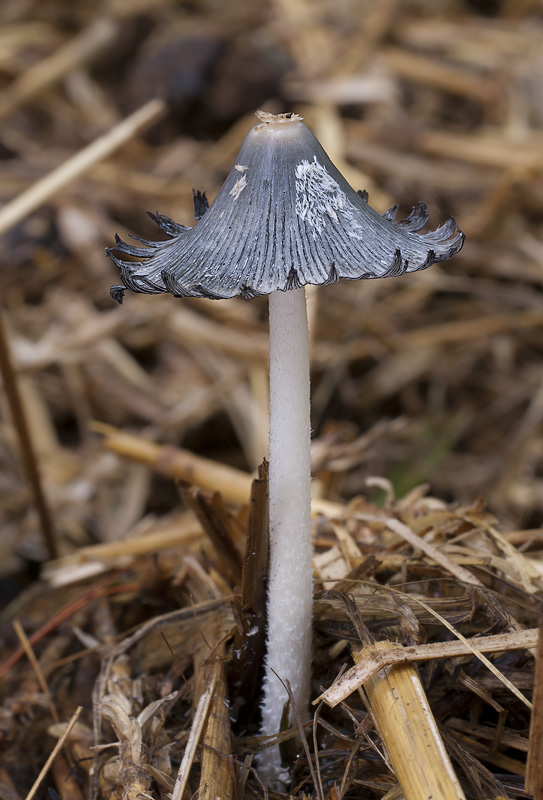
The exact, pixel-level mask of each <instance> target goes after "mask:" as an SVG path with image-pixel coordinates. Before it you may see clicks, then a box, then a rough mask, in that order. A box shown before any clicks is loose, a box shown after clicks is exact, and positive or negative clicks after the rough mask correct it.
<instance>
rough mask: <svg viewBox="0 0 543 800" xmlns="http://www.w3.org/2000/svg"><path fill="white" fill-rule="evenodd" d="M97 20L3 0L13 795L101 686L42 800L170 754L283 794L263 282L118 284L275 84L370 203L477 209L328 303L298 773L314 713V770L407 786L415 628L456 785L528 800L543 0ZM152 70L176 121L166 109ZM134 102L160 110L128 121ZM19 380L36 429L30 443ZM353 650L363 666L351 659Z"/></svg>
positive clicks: (222, 792) (216, 791)
mask: <svg viewBox="0 0 543 800" xmlns="http://www.w3.org/2000/svg"><path fill="white" fill-rule="evenodd" d="M107 9H108V11H107V18H106V15H105V12H104V13H98V12H97V10H96V4H94V3H90V2H81V3H72V4H68V3H66V2H65V1H64V0H45V1H44V2H41V3H39V4H38V3H33V2H28V3H20V2H19V0H4V2H3V3H2V4H1V8H0V88H1V90H2V98H1V101H0V169H1V174H2V180H1V182H0V203H1V204H2V206H3V209H2V210H1V211H0V229H1V230H2V233H1V237H2V249H1V251H0V260H1V270H0V287H1V298H2V299H1V308H0V311H1V313H2V319H3V320H4V325H5V328H6V336H7V342H8V346H9V351H10V354H11V358H10V360H11V361H12V362H13V367H14V372H15V375H16V379H12V380H10V379H9V378H5V379H4V380H5V388H6V392H5V397H6V399H2V418H1V423H0V525H1V529H2V537H1V539H0V576H1V579H2V583H1V591H2V600H3V603H4V605H5V610H4V612H3V613H2V616H1V618H0V621H1V627H0V675H1V677H2V687H1V690H0V702H1V706H0V800H8V798H9V800H17V798H24V797H26V796H27V795H28V793H29V792H30V791H31V789H32V786H33V784H34V782H35V781H36V779H37V778H38V775H39V774H40V770H42V767H44V765H45V764H46V762H47V759H48V757H49V755H50V754H51V752H52V751H53V748H54V747H55V743H56V742H58V741H59V740H61V739H62V736H63V734H64V732H65V724H66V723H67V722H68V720H70V719H71V718H72V717H73V715H74V712H75V711H76V708H77V707H78V706H80V705H81V706H82V707H83V711H82V712H81V714H80V716H79V719H78V720H77V721H76V722H75V723H74V726H73V728H72V729H71V731H70V732H69V733H68V734H67V735H66V736H65V738H64V739H63V740H62V745H61V748H60V755H58V756H57V757H56V759H55V760H54V761H53V762H52V766H51V768H50V770H49V771H48V772H47V773H46V774H45V776H44V777H43V779H42V780H41V781H40V783H39V785H37V786H36V791H37V794H36V796H37V797H47V796H48V795H47V790H48V788H50V789H51V791H52V792H56V793H58V795H60V797H61V798H62V800H78V798H79V797H85V796H90V797H91V798H93V800H95V798H102V797H103V798H106V797H107V798H108V799H109V798H117V797H118V798H132V799H133V800H136V798H138V800H139V798H143V797H151V798H162V799H163V800H165V798H167V797H168V796H169V794H170V793H172V792H173V793H174V797H179V798H180V797H181V796H183V792H182V788H183V787H182V786H181V785H180V782H177V783H176V778H177V776H178V773H179V771H180V769H181V778H182V780H183V781H186V784H185V789H184V796H185V797H187V798H188V797H191V796H193V794H194V793H195V792H197V791H199V793H200V797H209V798H212V797H214V796H216V795H218V796H220V797H224V798H228V797H230V796H231V797H233V798H236V800H242V798H244V797H245V798H250V797H264V796H266V794H267V793H268V795H269V796H270V797H273V796H278V793H277V792H274V791H272V790H268V789H266V787H263V786H262V784H261V782H260V781H259V777H258V772H257V770H256V769H255V765H254V763H253V755H254V753H255V752H256V751H257V750H258V748H259V747H261V746H262V742H260V741H258V739H257V738H256V732H257V725H256V723H257V703H258V691H257V690H258V680H259V669H260V665H261V657H262V640H261V637H260V636H249V634H250V633H252V632H254V630H255V629H258V630H260V631H261V629H262V605H263V595H262V584H263V579H262V576H263V574H265V552H264V550H265V547H264V544H263V541H262V536H263V533H264V531H263V528H264V527H265V526H264V525H263V520H264V519H265V516H266V515H265V502H266V492H265V471H264V472H262V473H261V476H260V478H261V479H260V482H258V483H257V484H256V486H255V488H254V490H253V502H252V504H250V503H249V492H250V487H251V480H252V478H253V477H254V475H255V474H256V469H257V466H258V465H259V464H260V463H261V461H262V458H263V456H264V455H265V452H266V439H267V363H266V358H267V356H266V353H267V338H266V312H265V302H264V301H263V300H261V299H257V300H255V301H250V302H248V301H243V300H233V301H228V302H222V301H221V302H216V301H205V300H187V301H178V300H175V299H174V298H171V297H152V298H151V297H143V296H130V297H127V299H126V301H125V304H124V306H123V307H121V308H116V307H114V306H113V304H112V302H111V301H110V298H109V295H108V289H109V285H110V284H111V283H115V282H116V280H117V276H116V274H115V270H114V268H113V266H112V264H111V263H110V262H108V261H107V260H106V259H105V257H104V248H105V246H107V245H111V244H112V243H113V238H114V234H115V233H116V232H118V233H119V234H120V235H121V236H123V238H125V237H126V236H128V235H129V234H130V233H135V234H138V235H142V236H144V237H145V236H149V237H153V236H154V235H155V231H154V230H153V227H152V223H151V222H150V221H149V220H148V219H147V217H146V215H145V212H146V210H147V209H149V210H151V211H155V210H157V209H158V210H159V211H160V212H161V213H165V214H168V215H169V216H171V217H172V218H174V219H176V220H178V221H180V222H182V223H185V224H190V223H191V218H192V208H191V205H192V188H193V187H195V188H199V189H201V190H205V191H207V193H208V195H209V196H210V197H213V196H214V194H215V192H216V190H217V188H218V187H219V186H220V184H221V182H222V179H223V177H224V175H225V173H226V171H227V170H228V169H229V167H230V165H231V163H232V160H233V158H234V157H235V154H236V152H237V148H238V146H239V144H240V142H241V140H242V138H243V135H244V134H245V133H246V131H247V130H248V129H249V127H250V126H251V125H252V124H253V117H252V112H253V111H254V109H255V108H257V107H265V108H266V109H267V110H270V111H283V110H285V109H293V110H296V111H297V112H299V113H301V114H302V115H303V116H304V117H305V120H306V122H307V123H308V125H309V126H310V127H311V128H312V129H313V130H314V132H315V133H316V135H317V136H318V138H319V139H320V140H321V142H322V144H323V146H324V147H325V149H326V150H327V151H328V153H329V154H330V156H331V158H332V159H333V160H334V161H335V163H336V164H337V165H338V166H339V167H340V168H341V169H342V171H343V172H344V173H345V174H346V175H347V177H348V178H349V180H350V181H351V183H352V184H353V185H354V187H355V188H356V189H362V188H366V189H368V191H369V193H370V203H371V204H372V205H374V206H375V207H376V208H377V209H378V210H380V211H383V210H385V209H386V208H387V206H389V205H391V204H392V203H393V202H399V203H400V206H401V210H403V211H404V212H408V211H409V210H410V208H411V206H412V205H413V204H415V203H416V202H418V201H419V200H424V201H425V202H426V203H427V204H428V206H429V209H430V213H431V220H432V222H433V224H434V227H435V226H436V225H437V224H438V223H440V222H442V221H443V220H444V218H445V217H447V216H448V215H449V214H454V215H455V217H456V219H457V220H458V222H459V224H460V226H461V227H462V229H463V230H464V231H465V233H466V235H467V243H466V245H465V247H464V249H463V251H462V252H461V254H460V255H459V256H458V257H457V258H455V259H454V261H452V262H451V263H450V264H444V265H441V266H438V267H432V269H430V270H428V271H427V272H424V273H420V274H416V275H412V276H409V277H407V278H405V279H401V280H397V281H395V280H390V281H381V282H379V281H368V282H360V283H346V282H345V283H341V284H337V285H334V286H330V287H326V288H324V289H323V290H322V291H319V292H318V293H317V292H315V293H312V294H311V297H310V303H311V311H310V314H311V320H312V360H313V374H312V387H313V427H314V452H313V462H314V475H315V487H316V490H317V497H316V498H315V502H314V508H313V511H314V539H315V576H316V583H315V591H316V606H315V665H314V687H313V696H314V697H318V696H319V695H322V700H321V702H320V704H319V705H317V706H315V709H316V713H315V718H314V720H313V724H312V727H311V728H308V729H306V731H305V736H306V739H307V742H308V747H309V752H310V754H311V755H310V758H311V760H312V769H311V770H310V769H309V765H308V763H307V757H306V751H305V750H304V749H303V748H302V747H301V744H300V736H299V731H297V730H294V731H287V732H285V733H284V734H282V739H283V740H284V751H285V758H287V759H290V760H292V763H293V765H294V766H293V773H292V774H293V783H292V787H291V792H292V794H293V795H294V796H304V795H311V794H312V793H313V792H314V791H315V792H317V793H318V796H321V797H325V798H327V800H328V798H330V800H339V798H346V800H347V798H358V797H364V798H366V797H385V796H386V797H387V798H392V797H400V796H401V794H400V791H401V790H400V789H399V786H398V783H397V778H398V775H397V774H396V772H395V769H396V768H395V767H393V766H392V765H391V762H392V763H394V762H393V759H391V758H390V757H389V756H390V747H391V743H390V741H387V737H389V736H390V734H388V733H387V732H386V730H383V726H382V723H381V724H380V723H379V722H378V721H376V717H375V710H374V709H372V706H371V699H369V694H371V686H372V685H373V687H374V688H375V680H374V679H375V675H377V674H379V673H378V670H389V669H393V668H394V669H395V668H396V666H397V663H396V661H394V660H390V659H396V660H397V661H403V658H404V656H405V654H406V652H407V651H411V650H412V649H414V653H413V654H412V658H411V659H410V660H417V662H418V663H419V675H420V678H421V681H422V686H423V687H424V689H425V692H426V695H427V698H428V702H429V706H430V708H431V711H432V714H433V716H434V717H435V720H436V721H437V725H438V727H439V730H440V733H441V736H442V738H443V740H444V742H445V744H446V747H447V750H448V752H449V756H450V758H451V759H452V763H453V765H454V767H455V769H456V771H457V774H458V777H459V779H460V782H461V784H462V787H463V791H464V792H465V795H466V797H468V798H477V799H479V798H496V797H501V796H509V797H527V796H529V795H528V794H527V793H526V792H525V791H524V775H525V770H526V761H527V754H528V750H529V749H530V745H529V725H530V709H529V705H528V704H529V701H530V699H531V698H532V692H533V688H534V657H533V652H534V651H535V643H536V636H535V630H536V629H537V627H538V619H539V611H540V600H541V590H542V583H541V581H542V573H543V568H542V563H543V560H542V559H543V534H542V529H541V524H542V522H543V425H542V421H543V389H542V387H543V380H542V379H543V372H542V364H543V358H542V357H543V352H542V351H543V337H542V327H543V302H542V297H543V295H542V287H543V268H542V265H543V180H542V171H543V155H542V153H543V112H542V109H543V96H542V92H543V90H542V78H543V58H542V56H541V46H540V43H541V37H542V35H543V9H542V7H541V3H540V2H539V0H522V2H519V1H518V0H515V2H513V0H502V1H501V2H499V0H496V1H495V2H483V0H472V2H469V3H468V2H460V0H447V2H442V3H438V4H436V3H429V2H424V1H423V0H419V1H418V2H415V0H407V1H404V2H399V0H382V2H380V3H374V2H370V1H369V0H367V1H366V0H359V2H355V1H354V0H342V1H340V2H335V3H332V2H329V0H317V1H316V2H309V0H288V1H287V0H270V2H268V3H265V4H258V3H248V2H243V0H232V2H229V3H219V2H215V0H203V1H202V2H200V3H197V4H196V3H173V2H170V1H169V0H159V2H156V0H155V2H153V3H151V2H149V0H111V2H110V3H108V4H107ZM157 94H160V95H161V96H162V97H163V99H164V100H165V102H166V105H167V106H168V109H169V111H168V113H167V114H166V116H163V117H162V118H161V119H160V120H159V121H158V122H155V124H154V125H153V126H152V127H149V126H150V124H151V123H150V117H151V116H153V115H155V114H156V115H158V114H159V113H160V108H158V106H156V105H152V106H151V107H150V110H149V106H146V104H147V103H148V102H149V101H150V100H152V99H153V98H154V97H156V96H157ZM145 107H146V108H147V111H145V112H144V113H143V116H144V117H145V115H146V114H148V115H149V119H147V120H145V119H143V120H142V118H141V117H137V119H136V123H137V124H135V128H137V130H138V131H139V132H138V133H136V132H135V131H130V132H129V133H127V131H126V127H121V129H119V128H118V127H117V126H118V124H119V123H120V122H121V121H122V120H124V119H125V118H127V117H128V116H129V115H131V114H133V113H134V112H136V111H137V110H138V109H140V108H145ZM112 130H114V131H116V133H115V134H114V135H113V138H111V135H110V134H108V132H110V131H112ZM119 130H121V131H124V134H125V135H124V139H123V137H122V136H120V134H119ZM103 137H105V138H103ZM115 137H117V138H116V139H115ZM121 139H123V141H124V143H121ZM97 140H99V141H100V142H101V144H100V146H99V147H98V148H97V147H96V146H94V145H93V143H94V142H95V141H97ZM89 147H90V151H89V150H88V149H87V150H85V148H89ZM93 148H94V149H93ZM89 152H90V154H91V156H92V155H93V154H94V156H95V157H93V158H92V159H91V160H92V164H91V163H89V161H87V156H88V154H89ZM82 153H85V154H86V155H82ZM66 163H68V164H69V165H70V166H69V169H68V172H66V167H64V168H63V170H64V171H62V170H61V172H60V173H58V172H57V173H56V177H55V178H54V180H52V179H51V178H47V180H48V181H49V182H47V181H46V182H45V183H43V182H42V179H44V178H46V177H47V176H49V175H50V173H54V171H55V170H57V169H58V168H59V167H61V165H64V164H66ZM59 175H60V177H59ZM44 187H45V188H44ZM2 221H3V222H2ZM8 356H9V353H8ZM5 360H6V359H4V361H5ZM8 360H9V359H8ZM14 387H15V388H14ZM13 390H14V391H15V394H13ZM14 398H15V399H14ZM8 401H9V402H11V404H12V407H14V405H17V406H18V408H19V411H20V409H21V408H22V409H23V412H24V414H22V415H21V414H20V415H19V416H20V417H23V416H24V417H25V418H26V423H27V437H26V445H25V441H24V438H23V442H22V445H23V446H22V448H21V449H20V443H21V439H20V430H21V426H24V419H23V420H22V421H21V419H18V417H17V415H12V414H11V413H10V411H9V402H8ZM97 423H98V424H97ZM18 430H19V433H18V432H17V431H18ZM23 437H24V434H23ZM29 459H30V460H31V461H32V463H33V464H34V467H35V468H36V469H35V474H31V473H30V472H29ZM374 476H382V477H380V478H377V479H376V478H375V477H374ZM176 481H177V482H178V483H177V485H176ZM179 481H181V483H179ZM193 483H196V484H197V485H198V487H200V488H190V487H189V484H193ZM426 484H429V486H427V485H426ZM40 491H41V492H42V494H43V497H42V501H43V502H42V504H41V505H40V503H39V502H38V506H37V507H36V505H35V501H36V498H38V501H39V497H40ZM217 491H220V493H221V496H218V495H217V494H214V492H217ZM479 498H484V500H480V499H479ZM36 508H37V510H36ZM48 526H49V527H48ZM248 530H250V531H251V535H252V539H251V541H252V542H256V543H257V544H256V545H255V547H254V548H252V549H253V550H255V556H254V558H252V559H251V558H249V559H247V558H246V550H245V540H246V535H247V531H248ZM48 531H49V532H48ZM258 543H260V545H258ZM55 551H58V552H56V553H55ZM50 555H58V558H56V559H55V560H53V561H50V560H49V557H50ZM47 561H49V563H45V562H47ZM242 574H243V576H244V577H243V580H242ZM523 637H524V638H523ZM530 637H531V638H530ZM485 638H486V639H487V640H488V641H487V642H486V643H485ZM478 640H479V641H480V642H481V645H480V647H478V646H477V642H478ZM385 641H386V642H394V643H395V644H396V645H397V646H395V647H394V648H392V650H390V653H392V654H393V655H390V653H388V654H387V657H388V659H389V660H388V661H387V662H386V664H385V663H384V662H383V660H382V658H383V653H382V647H381V645H382V643H383V642H385ZM248 642H249V643H250V644H248ZM363 645H364V650H363V656H364V659H363V661H362V662H361V664H362V665H364V664H366V667H367V665H368V664H373V665H374V667H372V668H374V673H372V675H369V674H367V671H366V673H364V675H363V676H362V677H361V675H362V673H361V671H358V672H357V670H360V669H361V664H359V663H357V664H356V665H355V666H354V667H353V658H352V657H351V652H350V651H351V650H352V651H353V655H354V661H356V662H358V661H359V659H360V652H359V651H360V650H361V648H362V646H363ZM399 645H402V646H403V647H404V649H403V650H401V649H400V647H399ZM424 648H434V649H433V650H432V649H430V650H428V649H427V650H425V649H424ZM394 654H395V655H394ZM344 667H345V668H346V669H348V670H349V671H348V672H347V674H346V675H345V676H344V677H343V678H342V679H341V681H340V682H339V683H338V684H337V685H334V691H336V690H338V687H339V686H346V685H347V686H348V693H347V694H342V695H341V697H340V699H338V697H339V694H337V695H336V697H335V699H334V702H332V700H330V697H329V695H327V694H323V693H324V692H325V690H329V687H331V686H332V684H333V683H334V681H335V680H336V679H337V677H338V675H339V674H340V672H341V671H342V669H343V668H344ZM409 669H412V667H409ZM372 680H373V681H374V684H371V681H372ZM348 681H351V683H350V684H349V683H348ZM341 682H343V683H341ZM364 682H365V683H366V684H367V687H366V690H365V691H364V690H362V684H363V683H364ZM368 682H370V683H368ZM368 687H370V691H369V693H368ZM210 689H211V690H210ZM330 691H332V690H330ZM538 696H539V698H540V699H539V701H537V702H540V701H541V692H539V695H538ZM227 698H228V700H229V703H230V709H231V711H232V716H233V720H234V721H232V720H231V719H230V715H229V714H228V713H225V709H227V706H226V705H225V702H226V699H227ZM327 699H328V700H330V704H328V703H327V702H325V701H326V700H327ZM198 709H199V711H200V713H199V714H198V713H196V712H197V710H198ZM537 711H538V714H537V715H534V720H535V722H534V723H533V731H534V732H533V736H532V744H531V752H530V770H531V771H530V774H529V778H530V780H529V789H530V791H531V792H533V793H534V794H535V795H536V796H538V793H539V796H541V792H542V791H543V789H542V787H541V785H540V786H538V785H537V780H536V779H535V778H534V774H536V773H537V768H536V767H534V766H533V765H534V764H536V765H537V764H540V763H541V742H540V738H541V735H540V733H538V731H540V728H541V726H540V725H539V722H538V720H539V721H540V718H541V709H537ZM198 725H199V726H200V727H198ZM537 747H539V748H540V749H539V752H536V748H537ZM183 770H184V771H183ZM176 792H177V794H175V793H176ZM49 796H50V797H56V796H57V795H56V794H52V795H49Z"/></svg>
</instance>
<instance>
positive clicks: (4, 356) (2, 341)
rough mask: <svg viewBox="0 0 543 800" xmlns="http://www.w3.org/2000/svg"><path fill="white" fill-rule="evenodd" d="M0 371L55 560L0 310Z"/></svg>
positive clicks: (54, 546)
mask: <svg viewBox="0 0 543 800" xmlns="http://www.w3.org/2000/svg"><path fill="white" fill-rule="evenodd" d="M0 372H1V373H2V381H3V384H4V391H5V393H6V397H7V400H8V403H9V410H10V412H11V418H12V420H13V425H14V427H15V430H16V432H17V438H18V440H19V447H20V454H21V461H22V463H23V469H24V472H25V474H26V477H27V479H28V482H29V483H30V487H31V489H32V494H33V496H34V504H35V506H36V511H37V512H38V516H39V519H40V526H41V532H42V536H43V540H44V542H45V546H46V548H47V550H48V553H49V558H58V556H59V552H58V545H57V541H56V538H55V530H54V526H53V521H52V518H51V512H50V509H49V505H48V503H47V499H46V497H45V492H44V490H43V484H42V479H41V474H40V468H39V466H38V459H37V456H36V453H35V451H34V445H33V443H32V436H31V435H30V428H29V426H28V420H27V417H26V413H25V409H24V406H23V400H22V397H21V393H20V391H19V385H18V383H17V378H16V376H15V370H14V369H13V362H12V359H11V353H10V348H9V342H8V336H7V331H6V326H5V323H4V316H3V313H2V309H1V308H0Z"/></svg>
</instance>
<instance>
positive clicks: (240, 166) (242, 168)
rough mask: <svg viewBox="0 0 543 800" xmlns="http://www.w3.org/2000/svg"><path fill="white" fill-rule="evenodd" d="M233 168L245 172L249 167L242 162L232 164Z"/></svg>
mask: <svg viewBox="0 0 543 800" xmlns="http://www.w3.org/2000/svg"><path fill="white" fill-rule="evenodd" d="M234 169H237V171H238V172H245V170H246V169H249V167H244V166H243V164H234Z"/></svg>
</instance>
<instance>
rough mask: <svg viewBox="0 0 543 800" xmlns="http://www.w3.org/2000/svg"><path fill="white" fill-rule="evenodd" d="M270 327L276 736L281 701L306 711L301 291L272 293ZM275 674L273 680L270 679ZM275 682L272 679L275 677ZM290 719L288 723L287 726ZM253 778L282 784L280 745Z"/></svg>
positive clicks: (307, 512)
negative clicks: (288, 687)
mask: <svg viewBox="0 0 543 800" xmlns="http://www.w3.org/2000/svg"><path fill="white" fill-rule="evenodd" d="M269 326H270V465H269V495H270V500H269V502H270V566H269V572H268V640H267V657H266V674H265V678H264V701H263V707H262V734H263V735H265V736H269V735H272V734H276V733H278V731H279V729H280V724H281V716H282V714H283V707H284V705H285V703H286V702H287V700H288V696H287V692H286V690H285V687H284V686H283V684H282V683H281V681H280V680H279V677H280V678H281V679H282V680H288V681H289V683H290V685H291V687H292V693H293V697H294V700H295V702H296V706H297V709H298V711H299V713H300V714H301V716H302V717H303V718H305V717H306V716H307V713H308V704H309V685H310V672H311V622H312V604H313V582H312V567H311V556H312V546H311V463H310V439H311V426H310V400H309V343H308V330H307V311H306V302H305V290H304V289H303V288H301V289H293V290H291V291H286V292H281V291H276V292H272V293H271V294H270V296H269ZM272 670H273V671H272ZM275 673H277V674H275ZM277 676H279V677H277ZM292 719H293V717H292V713H291V715H290V721H291V722H292ZM259 771H260V773H261V775H262V778H263V779H264V780H268V781H270V783H273V782H276V781H277V780H281V778H283V779H284V778H285V775H284V774H282V773H281V763H280V756H279V747H278V746H275V747H273V748H268V749H267V750H265V751H264V752H263V754H262V757H261V759H260V770H259Z"/></svg>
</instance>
